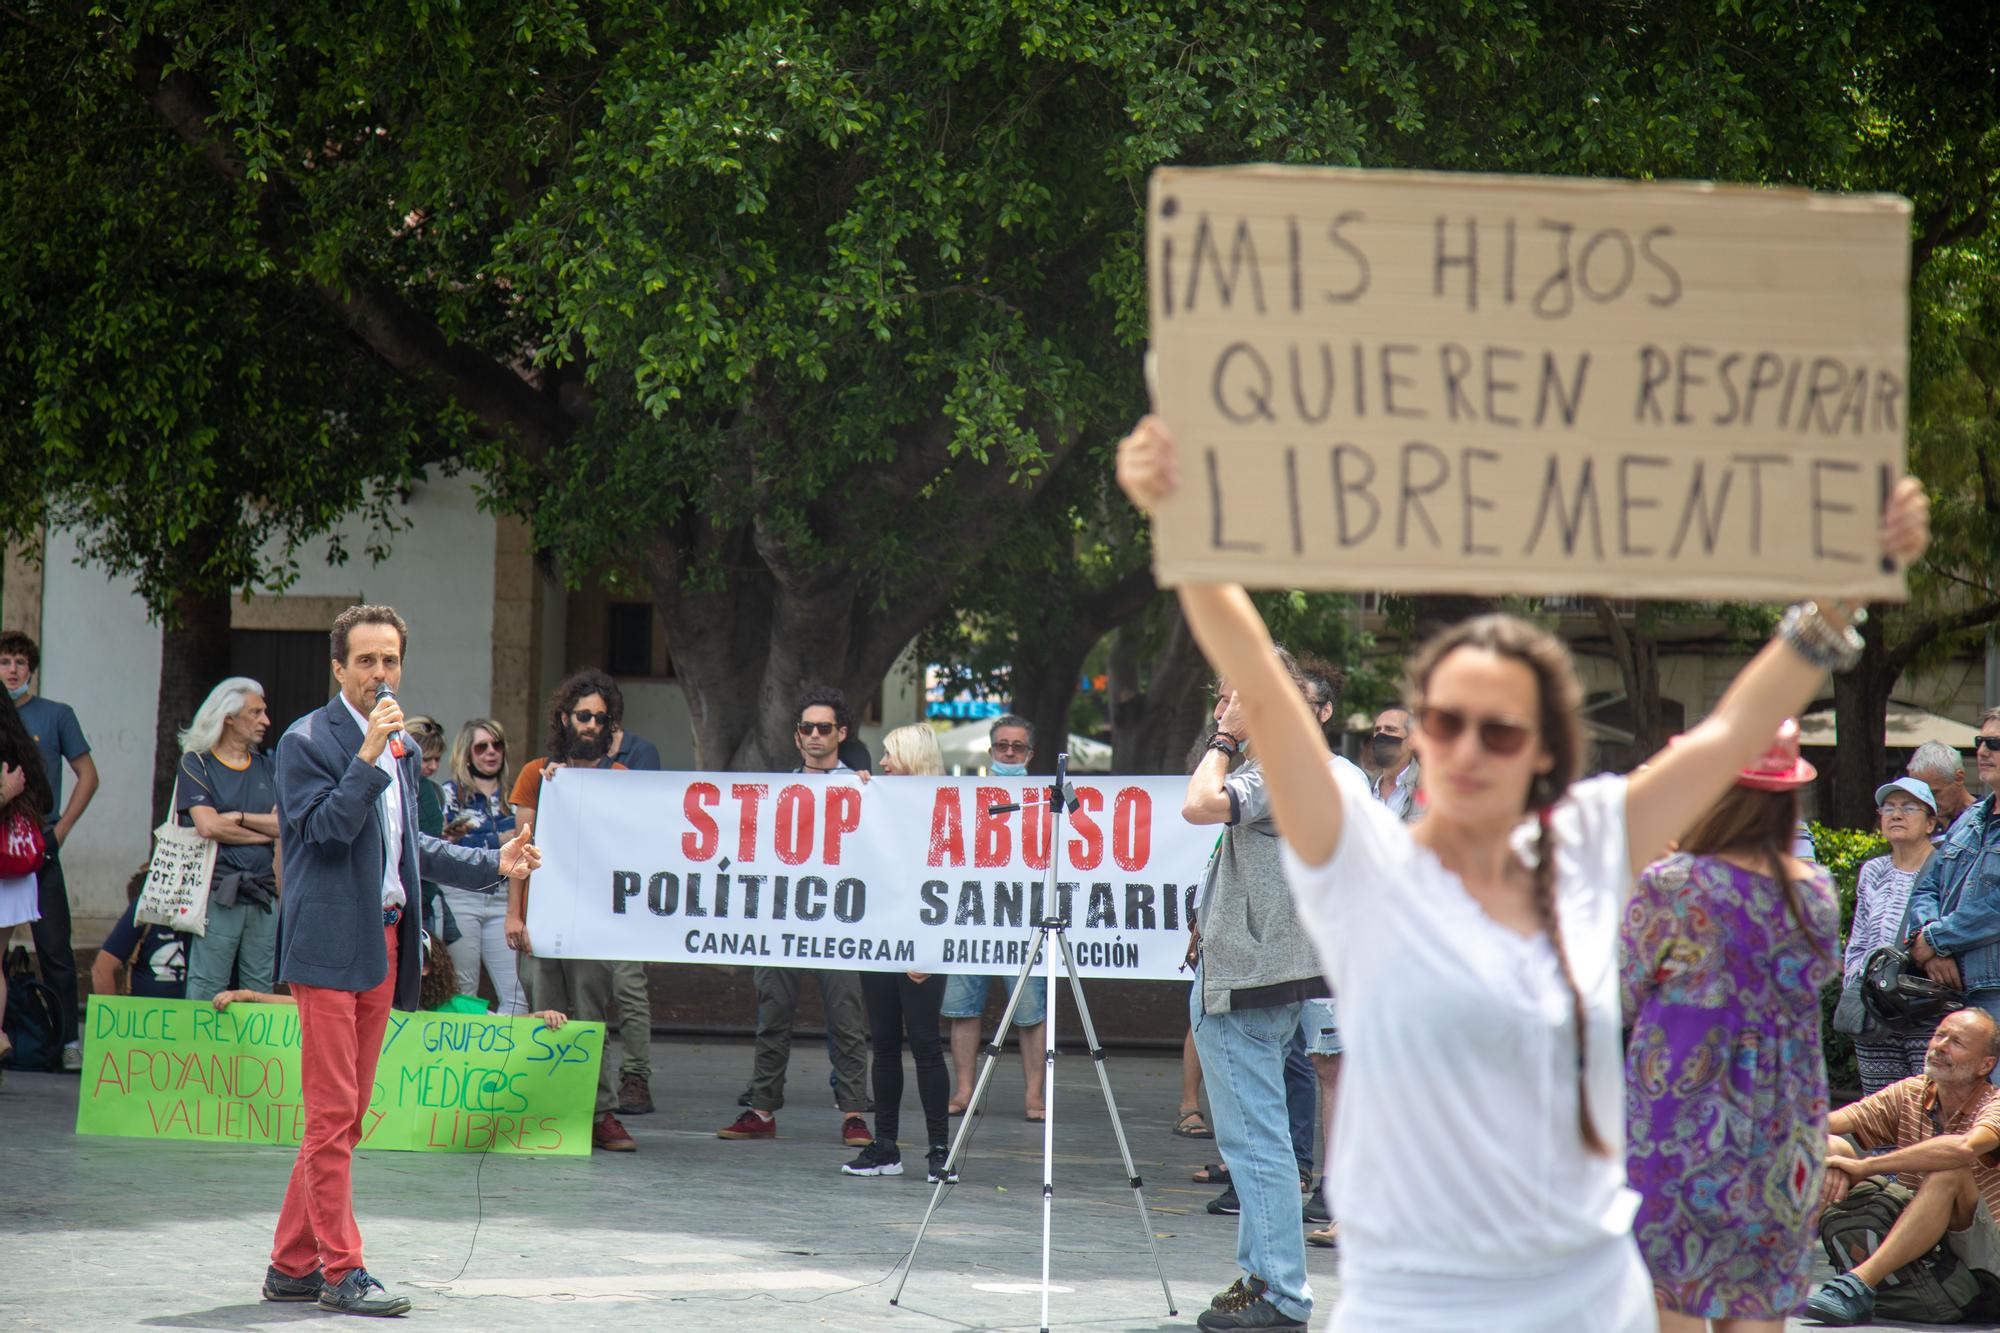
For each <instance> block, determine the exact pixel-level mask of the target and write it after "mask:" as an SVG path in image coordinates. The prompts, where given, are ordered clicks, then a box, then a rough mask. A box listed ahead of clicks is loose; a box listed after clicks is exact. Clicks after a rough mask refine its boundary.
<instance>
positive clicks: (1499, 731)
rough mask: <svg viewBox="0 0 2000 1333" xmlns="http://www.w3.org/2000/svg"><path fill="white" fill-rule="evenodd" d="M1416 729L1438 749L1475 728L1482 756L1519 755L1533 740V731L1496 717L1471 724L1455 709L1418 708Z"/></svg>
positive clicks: (1527, 727) (1519, 724)
mask: <svg viewBox="0 0 2000 1333" xmlns="http://www.w3.org/2000/svg"><path fill="white" fill-rule="evenodd" d="M1417 725H1418V726H1420V727H1422V728H1423V729H1424V735H1426V736H1428V737H1430V738H1431V739H1432V740H1434V741H1437V742H1438V743H1439V744H1441V745H1449V744H1451V743H1452V742H1453V741H1455V740H1457V739H1458V738H1459V737H1460V736H1462V735H1464V734H1465V729H1466V728H1467V727H1469V726H1474V725H1477V726H1478V728H1479V744H1480V746H1481V747H1482V748H1483V749H1485V751H1486V753H1488V754H1493V755H1500V756H1503V757H1504V756H1506V755H1510V754H1519V753H1520V752H1521V749H1522V747H1523V746H1525V745H1526V744H1527V743H1528V742H1529V741H1530V740H1532V739H1533V738H1534V735H1535V729H1534V728H1533V727H1529V726H1524V725H1522V724H1521V723H1519V722H1507V721H1503V720H1502V719H1500V718H1497V717H1482V718H1479V719H1477V721H1476V723H1475V720H1474V719H1472V718H1470V717H1467V716H1466V715H1465V714H1464V713H1461V712H1459V711H1458V710H1457V709H1456V708H1430V707H1425V708H1419V709H1418V710H1417Z"/></svg>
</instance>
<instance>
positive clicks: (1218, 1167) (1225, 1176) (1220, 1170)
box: [1189, 1162, 1229, 1185]
mask: <svg viewBox="0 0 2000 1333" xmlns="http://www.w3.org/2000/svg"><path fill="white" fill-rule="evenodd" d="M1189 1179H1190V1180H1192V1181H1194V1183H1195V1184H1197V1185H1227V1184H1228V1183H1229V1168H1228V1167H1226V1166H1224V1165H1223V1164H1222V1163H1220V1162H1210V1163H1209V1164H1208V1165H1207V1166H1204V1167H1203V1168H1201V1170H1199V1171H1197V1172H1195V1173H1194V1174H1193V1175H1192V1176H1190V1177H1189Z"/></svg>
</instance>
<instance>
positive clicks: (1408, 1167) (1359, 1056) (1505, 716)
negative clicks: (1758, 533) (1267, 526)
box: [1118, 417, 1929, 1333]
mask: <svg viewBox="0 0 2000 1333" xmlns="http://www.w3.org/2000/svg"><path fill="white" fill-rule="evenodd" d="M1118 481H1119V485H1120V486H1121V487H1123V488H1124V491H1125V493H1126V495H1127V496H1129V497H1130V498H1131V499H1132V501H1133V503H1134V504H1136V505H1138V506H1139V507H1140V508H1141V509H1144V510H1148V511H1150V510H1151V509H1152V508H1153V507H1154V506H1156V505H1157V504H1158V503H1159V502H1160V501H1161V500H1163V499H1164V498H1165V497H1166V496H1168V495H1169V494H1171V493H1172V492H1173V491H1174V489H1175V488H1176V487H1177V485H1178V483H1179V478H1178V469H1177V466H1176V463H1175V459H1174V447H1173V438H1172V435H1171V432H1170V431H1169V430H1168V428H1167V425H1166V423H1164V422H1163V421H1161V420H1159V419H1158V418H1156V417H1148V418H1146V419H1144V420H1142V421H1141V422H1140V423H1139V424H1138V426H1137V427H1136V428H1135V429H1134V430H1133V432H1132V433H1131V434H1130V435H1129V436H1127V437H1126V438H1125V440H1124V441H1122V442H1121V443H1120V445H1119V447H1118ZM1928 514H1929V506H1928V502H1927V501H1926V499H1925V497H1924V494H1923V491H1922V488H1921V487H1920V486H1918V485H1917V484H1916V483H1915V482H1914V481H1911V480H1905V481H1903V482H1902V483H1900V484H1899V485H1898V487H1897V488H1896V490H1895V492H1894V494H1893V496H1892V498H1891V500H1890V503H1889V506H1888V509H1887V512H1886V513H1885V515H1884V521H1883V528H1882V533H1881V540H1882V549H1883V551H1884V552H1886V553H1887V554H1889V555H1891V556H1893V557H1895V558H1897V559H1899V560H1902V561H1908V560H1912V559H1915V558H1916V557H1917V556H1918V555H1920V554H1921V553H1922V552H1923V549H1924V546H1925V544H1926V542H1927V540H1928ZM1179 591H1180V602H1181V607H1182V610H1183V612H1184V613H1185V614H1186V616H1187V620H1188V624H1189V627H1190V628H1191V629H1192V630H1193V631H1194V634H1195V637H1196V639H1197V640H1198V641H1199V642H1200V644H1201V646H1202V649H1203V651H1204V652H1206V653H1207V655H1208V659H1209V662H1210V664H1211V665H1212V666H1213V667H1214V668H1215V670H1216V671H1217V672H1219V673H1220V674H1222V675H1225V676H1227V677H1228V678H1229V679H1230V680H1231V681H1232V682H1234V683H1235V685H1236V687H1237V690H1238V692H1239V695H1240V697H1241V699H1242V704H1243V707H1244V708H1245V709H1246V711H1248V713H1249V714H1250V717H1251V724H1252V725H1253V726H1254V727H1255V728H1256V729H1257V732H1258V734H1259V735H1260V736H1262V737H1264V738H1265V743H1264V753H1263V761H1264V772H1265V780H1266V782H1267V783H1268V784H1269V786H1270V792H1271V801H1272V805H1273V809H1274V812H1275V814H1276V817H1277V823H1278V828H1279V830H1280V832H1281V833H1282V834H1283V836H1284V838H1285V842H1286V846H1285V849H1284V859H1285V867H1286V873H1287V876H1288V878H1289V879H1290V881H1291V885H1292V891H1293V894H1294V897H1295V898H1296V899H1297V902H1298V908H1299V917H1300V919H1301V921H1302V922H1304V924H1305V926H1306V929H1307V931H1308V932H1309V933H1310V934H1311V935H1312V937H1313V942H1314V944H1315V945H1316V946H1317V948H1318V949H1319V953H1320V959H1321V961H1322V963H1323V964H1324V965H1325V966H1326V969H1327V976H1328V979H1329V981H1331V982H1332V984H1333V987H1334V990H1335V991H1336V992H1337V993H1338V994H1339V996H1340V998H1341V1018H1342V1029H1343V1036H1344V1037H1345V1038H1346V1044H1347V1055H1346V1059H1347V1066H1346V1068H1345V1070H1344V1071H1343V1075H1342V1079H1341V1107H1340V1118H1339V1120H1338V1121H1337V1124H1336V1129H1335V1139H1334V1148H1333V1169H1332V1170H1331V1171H1330V1172H1329V1176H1330V1178H1331V1180H1332V1191H1333V1195H1334V1197H1333V1200H1332V1204H1333V1212H1334V1214H1335V1215H1336V1216H1337V1217H1339V1218H1340V1219H1341V1247H1342V1255H1343V1258H1342V1265H1341V1285H1342V1296H1341V1302H1340V1305H1339V1307H1338V1309H1337V1310H1336V1311H1335V1314H1334V1318H1333V1323H1332V1328H1334V1329H1335V1330H1344V1331H1347V1333H1360V1331H1361V1330H1367V1333H1379V1331H1381V1330H1422V1331H1424V1333H1429V1331H1431V1330H1436V1331H1437V1333H1445V1331H1446V1330H1450V1331H1452V1333H1457V1331H1458V1330H1466V1331H1467V1333H1470V1330H1480V1333H1515V1331H1518V1333H1545V1331H1546V1330H1551V1329H1563V1330H1579V1331H1582V1330H1591V1331H1593V1333H1595V1331H1598V1330H1603V1331H1605V1333H1627V1331H1628V1330H1634V1331H1636V1330H1650V1329H1653V1328H1654V1327H1656V1319H1655V1315H1654V1305H1653V1296H1652V1290H1651V1284H1650V1282H1649V1281H1648V1278H1647V1274H1646V1269H1645V1266H1644V1264H1643V1263H1642V1262H1641V1260H1640V1258H1639V1254H1638V1250H1637V1248H1636V1247H1635V1246H1634V1244H1633V1241H1632V1218H1633V1214H1634V1211H1635V1209H1636V1206H1637V1198H1636V1196H1635V1195H1633V1193H1632V1192H1631V1191H1630V1190H1629V1189H1628V1188H1626V1184H1625V1165H1624V1158H1623V1146H1624V1123H1623V1121H1624V1108H1623V1088H1622V1079H1621V1064H1622V1062H1621V1058H1620V1051H1619V1036H1618V1034H1619V995H1618V957H1617V947H1618V925H1619V916H1620V911H1621V908H1622V905H1623V903H1624V901H1625V899H1626V897H1627V895H1628V894H1629V893H1630V892H1631V889H1632V882H1633V876H1634V875H1635V874H1636V873H1637V871H1638V870H1640V869H1641V868H1643V867H1644V866H1645V865H1646V864H1648V863H1649V862H1650V861H1652V860H1653V859H1654V858H1655V857H1657V856H1658V855H1659V854H1661V853H1662V852H1663V851H1664V850H1665V849H1666V847H1667V844H1668V843H1669V842H1670V841H1671V840H1672V839H1674V838H1675V837H1677V836H1678V835H1679V834H1680V833H1682V832H1683V831H1684V830H1685V829H1687V828H1688V827H1689V826H1690V825H1692V824H1693V823H1694V822H1695V820H1696V819H1697V818H1699V817H1700V816H1701V815H1702V814H1703V813H1704V812H1706V811H1707V809H1708V808H1709V806H1711V805H1712V804H1714V802H1715V800H1716V798H1717V797H1719V796H1720V795H1721V794H1722V793H1723V792H1724V791H1725V790H1727V789H1728V787H1729V786H1730V784H1731V783H1732V782H1733V781H1734V780H1735V777H1736V773H1737V771H1738V770H1739V769H1741V768H1742V767H1743V766H1744V765H1745V764H1747V763H1749V762H1750V761H1751V760H1752V759H1754V758H1755V757H1756V756H1757V755H1758V754H1759V753H1760V752H1761V751H1762V750H1763V749H1764V748H1765V747H1766V746H1767V745H1768V744H1769V743H1770V738H1771V736H1772V734H1773V733H1774V732H1775V731H1776V730H1777V728H1778V724H1779V723H1780V721H1782V720H1783V719H1784V718H1785V717H1786V716H1788V715H1790V714H1792V713H1795V712H1797V711H1798V710H1799V709H1800V708H1801V707H1802V706H1803V705H1804V704H1805V703H1807V702H1808V701H1809V700H1811V699H1812V698H1813V696H1814V695H1815V693H1816V692H1817V691H1818V689H1819V686H1820V684H1821V682H1822V680H1823V679H1824V677H1825V672H1826V670H1827V668H1828V667H1829V666H1833V665H1838V664H1842V663H1844V662H1845V661H1846V660H1847V659H1848V655H1849V654H1853V653H1858V651H1859V641H1858V635H1856V634H1855V633H1854V632H1853V631H1852V629H1851V627H1850V626H1849V625H1848V618H1847V614H1846V613H1845V612H1844V611H1843V610H1842V609H1841V608H1839V607H1837V606H1835V605H1833V604H1832V603H1831V602H1825V601H1822V602H1816V603H1815V602H1807V603H1801V604H1800V605H1799V606H1797V607H1795V608H1793V609H1792V611H1791V612H1789V613H1788V614H1787V616H1786V619H1785V622H1784V625H1783V626H1782V628H1781V629H1780V632H1779V634H1778V636H1777V638H1776V639H1774V641H1773V642H1772V643H1770V644H1769V645H1767V646H1766V647H1765V648H1764V650H1763V651H1762V652H1760V653H1758V654H1757V656H1756V657H1755V658H1754V659H1752V661H1751V662H1750V663H1749V664H1748V665H1747V666H1746V667H1745V668H1744V669H1743V671H1742V672H1741V673H1740V674H1739V675H1738V676H1737V678H1736V680H1735V682H1734V683H1733V684H1732V685H1731V686H1730V688H1729V690H1728V691H1727V692H1726V693H1725V694H1724V696H1723V697H1722V699H1721V701H1720V702H1718V703H1717V705H1716V707H1715V710H1714V711H1713V712H1712V713H1711V714H1710V715H1709V716H1708V717H1707V718H1706V719H1705V720H1704V721H1703V722H1702V723H1700V724H1699V725H1698V726H1696V727H1694V728H1693V729H1691V730H1690V731H1689V732H1688V733H1687V734H1686V736H1685V737H1684V738H1683V739H1682V741H1681V743H1680V744H1677V745H1676V746H1674V748H1673V749H1672V750H1671V751H1667V752H1664V753H1662V754H1661V755H1659V756H1658V757H1657V758H1656V759H1655V760H1654V761H1653V762H1652V763H1651V764H1650V765H1649V766H1648V767H1647V768H1646V770H1645V771H1644V772H1643V773H1640V774H1635V775H1634V776H1632V777H1631V778H1629V779H1627V778H1623V777H1609V776H1607V777H1598V778H1592V779H1589V780H1586V781H1582V782H1577V781H1576V779H1577V778H1578V776H1579V769H1580V766H1581V763H1582V724H1581V722H1580V720H1579V707H1580V704H1581V701H1582V700H1581V689H1580V687H1579V686H1578V684H1577V680H1576V676H1575V673H1574V671H1573V669H1572V668H1571V666H1570V662H1569V655H1568V652H1567V651H1566V650H1565V649H1564V648H1563V646H1562V644H1561V643H1560V642H1559V641H1557V640H1556V639H1555V638H1554V637H1553V636H1551V635H1549V634H1548V633H1547V632H1545V631H1543V630H1541V629H1539V628H1537V627H1535V626H1533V625H1531V624H1528V623H1527V622H1525V621H1521V620H1517V619H1514V618H1512V617H1508V616H1481V617H1478V618H1475V619H1473V620H1469V621H1466V622H1464V623H1462V624H1460V625H1457V626H1454V627H1452V628H1450V629H1448V630H1445V631H1444V632H1443V633H1441V634H1439V635H1438V636H1436V637H1435V638H1433V639H1432V640H1431V641H1430V642H1429V643H1428V644H1426V645H1425V646H1424V647H1423V648H1422V649H1421V650H1420V651H1419V652H1418V653H1417V655H1416V656H1415V657H1414V658H1413V659H1412V660H1411V662H1410V663H1409V667H1408V681H1407V685H1408V694H1409V704H1410V707H1411V710H1412V714H1413V716H1414V717H1415V719H1416V722H1417V726H1416V728H1415V734H1414V737H1413V740H1414V744H1415V747H1416V751H1417V759H1418V762H1419V764H1420V765H1421V771H1422V773H1423V782H1424V789H1425V795H1426V798H1427V806H1426V811H1427V812H1426V815H1425V818H1424V820H1423V822H1421V823H1419V824H1416V825H1414V826H1405V825H1404V824H1402V823H1401V822H1400V821H1398V820H1397V819H1396V818H1395V817H1394V816H1393V815H1392V814H1390V813H1389V812H1388V811H1387V810H1386V809H1384V808H1383V807H1381V806H1380V805H1378V804H1376V803H1375V802H1372V801H1365V800H1356V799H1346V798H1344V796H1343V792H1342V790H1341V788H1340V787H1339V786H1337V785H1336V783H1335V781H1334V778H1333V774H1332V770H1331V768H1330V767H1329V765H1328V753H1327V748H1326V742H1325V740H1324V738H1323V737H1322V735H1321V733H1320V730H1319V727H1318V726H1317V725H1316V724H1315V722H1314V720H1313V718H1312V716H1311V715H1310V714H1309V713H1308V712H1307V710H1306V708H1305V705H1304V701H1303V700H1302V699H1301V698H1300V696H1299V693H1298V691H1297V690H1296V689H1293V688H1292V687H1291V686H1290V684H1289V683H1288V682H1287V681H1286V680H1285V679H1284V676H1283V674H1282V672H1281V671H1280V670H1279V669H1278V668H1277V666H1276V658H1275V657H1274V656H1273V655H1272V654H1271V652H1270V642H1271V640H1270V635H1269V632H1268V631H1267V630H1266V629H1265V627H1264V624H1263V622H1262V620H1261V619H1260V618H1259V616H1258V614H1257V610H1256V607H1255V606H1254V605H1253V604H1252V603H1251V601H1250V598H1249V596H1248V595H1247V594H1246V593H1245V592H1244V591H1243V589H1241V588H1239V587H1235V586H1218V585H1211V584H1190V585H1184V586H1183V587H1182V588H1181V589H1180V590H1179ZM1572 783H1574V785H1572ZM1206 1326H1207V1325H1205V1327H1206ZM1214 1326H1215V1327H1232V1326H1237V1327H1254V1326H1255V1325H1254V1324H1242V1325H1229V1324H1218V1325H1214Z"/></svg>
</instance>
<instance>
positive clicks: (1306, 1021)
mask: <svg viewBox="0 0 2000 1333" xmlns="http://www.w3.org/2000/svg"><path fill="white" fill-rule="evenodd" d="M1299 1029H1300V1030H1301V1031H1302V1032H1304V1033H1305V1037H1306V1054H1307V1055H1339V1054H1340V1027H1339V1025H1338V1024H1337V1023H1335V1022H1334V1007H1333V1001H1332V1000H1307V1001H1306V1002H1305V1008H1304V1010H1303V1011H1302V1012H1301V1013H1300V1014H1299Z"/></svg>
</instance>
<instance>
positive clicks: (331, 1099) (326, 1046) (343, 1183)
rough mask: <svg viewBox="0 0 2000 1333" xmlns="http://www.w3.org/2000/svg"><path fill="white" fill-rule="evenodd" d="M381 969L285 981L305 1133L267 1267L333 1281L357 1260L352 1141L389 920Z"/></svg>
mask: <svg viewBox="0 0 2000 1333" xmlns="http://www.w3.org/2000/svg"><path fill="white" fill-rule="evenodd" d="M382 933H383V935H384V937H385V938H386V939H387V941H388V945H389V971H388V974H387V975H386V976H384V977H383V978H382V984H381V985H379V986H376V987H375V988H374V989H373V990H365V991H347V990H329V989H327V988H326V987H324V986H296V985H295V986H293V987H292V995H293V996H294V997H295V998H296V999H297V1000H298V1002H299V1090H300V1092H301V1093H302V1094H303V1096H304V1099H305V1111H306V1128H305V1136H304V1138H303V1140H302V1141H301V1142H300V1143H299V1156H298V1160H297V1161H295V1162H294V1163H293V1164H292V1183H291V1184H290V1185H289V1186H288V1187H287V1188H286V1190H285V1206H284V1209H283V1210H282V1211H281V1212H279V1214H278V1234H277V1236H276V1238H275V1239H274V1240H273V1241H272V1242H271V1267H273V1268H275V1269H277V1270H278V1271H279V1272H280V1273H286V1274H289V1275H291V1276H293V1277H304V1276H305V1275H306V1274H308V1273H310V1272H312V1271H313V1269H315V1268H318V1269H320V1270H322V1271H323V1272H324V1273H325V1274H326V1280H327V1281H328V1282H330V1283H331V1282H338V1281H339V1280H340V1279H341V1278H343V1277H345V1276H347V1274H348V1273H349V1272H350V1271H351V1270H353V1269H356V1268H360V1267H362V1263H361V1229H360V1228H359V1227H357V1226H356V1225H355V1224H354V1182H353V1165H354V1145H355V1144H357V1143H359V1142H361V1134H362V1130H363V1127H364V1125H365V1123H366V1121H367V1117H368V1099H369V1097H370V1095H371V1094H372V1093H373V1092H374V1089H375V1066H376V1064H377V1063H378V1062H379V1061H380V1060H381V1058H382V1033H383V1032H384V1031H385V1030H386V1029H387V1028H388V1026H389V1001H390V1000H391V999H393V998H394V997H395V994H396V927H394V926H384V927H383V929H382Z"/></svg>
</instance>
